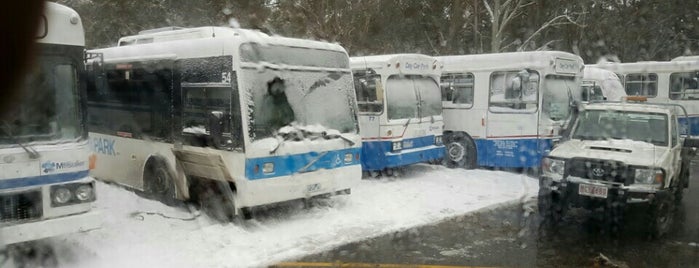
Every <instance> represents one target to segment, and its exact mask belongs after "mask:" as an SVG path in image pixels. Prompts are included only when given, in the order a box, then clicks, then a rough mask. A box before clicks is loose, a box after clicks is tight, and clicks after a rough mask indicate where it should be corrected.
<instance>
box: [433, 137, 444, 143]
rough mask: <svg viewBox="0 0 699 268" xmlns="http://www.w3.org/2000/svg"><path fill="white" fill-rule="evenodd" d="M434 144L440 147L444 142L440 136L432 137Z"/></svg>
mask: <svg viewBox="0 0 699 268" xmlns="http://www.w3.org/2000/svg"><path fill="white" fill-rule="evenodd" d="M434 144H435V145H442V144H444V141H443V140H442V136H441V135H440V136H434Z"/></svg>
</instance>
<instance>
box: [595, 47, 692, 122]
mask: <svg viewBox="0 0 699 268" xmlns="http://www.w3.org/2000/svg"><path fill="white" fill-rule="evenodd" d="M592 66H594V67H597V68H601V69H606V70H609V71H612V72H614V73H616V74H617V75H618V76H619V78H621V80H622V83H623V84H624V89H625V90H626V94H627V95H629V96H644V97H647V98H648V101H649V102H667V103H674V104H679V105H682V106H684V107H685V109H687V113H688V115H689V117H688V118H679V120H680V123H681V125H685V124H686V123H687V122H685V120H689V122H688V125H689V132H688V134H689V135H691V136H697V135H699V61H693V60H689V59H688V60H676V61H645V62H634V63H602V64H597V65H592ZM683 131H686V130H685V129H683ZM685 133H686V132H685Z"/></svg>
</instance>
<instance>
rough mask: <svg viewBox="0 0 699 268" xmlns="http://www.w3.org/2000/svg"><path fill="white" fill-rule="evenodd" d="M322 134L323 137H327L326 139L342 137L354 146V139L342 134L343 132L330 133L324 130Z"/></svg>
mask: <svg viewBox="0 0 699 268" xmlns="http://www.w3.org/2000/svg"><path fill="white" fill-rule="evenodd" d="M322 135H323V137H324V138H326V139H336V138H340V139H342V140H343V141H345V142H347V144H349V146H354V141H353V140H351V139H349V138H347V137H345V136H342V134H328V133H327V132H325V131H323V133H322Z"/></svg>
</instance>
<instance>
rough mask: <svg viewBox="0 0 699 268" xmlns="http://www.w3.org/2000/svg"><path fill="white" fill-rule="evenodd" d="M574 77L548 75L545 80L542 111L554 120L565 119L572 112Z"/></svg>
mask: <svg viewBox="0 0 699 268" xmlns="http://www.w3.org/2000/svg"><path fill="white" fill-rule="evenodd" d="M574 79H575V78H574V77H570V76H555V75H547V76H546V79H545V80H544V93H543V94H544V95H543V100H542V102H543V107H542V111H543V113H544V115H545V116H547V117H548V118H549V119H551V120H553V121H559V120H565V119H567V118H568V115H569V114H570V102H571V101H572V100H571V98H572V95H571V94H572V92H573V88H572V87H573V86H574V85H575V82H574Z"/></svg>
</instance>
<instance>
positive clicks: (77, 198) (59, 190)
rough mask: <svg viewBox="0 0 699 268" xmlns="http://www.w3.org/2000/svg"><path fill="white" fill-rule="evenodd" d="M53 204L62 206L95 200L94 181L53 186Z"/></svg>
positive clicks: (53, 205)
mask: <svg viewBox="0 0 699 268" xmlns="http://www.w3.org/2000/svg"><path fill="white" fill-rule="evenodd" d="M49 192H50V193H51V206H52V207H60V206H67V205H74V204H80V203H87V202H92V201H95V186H94V184H93V183H71V184H59V185H53V186H51V188H50V190H49Z"/></svg>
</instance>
